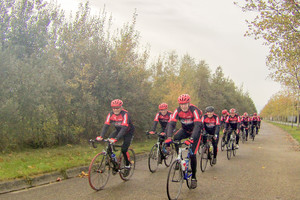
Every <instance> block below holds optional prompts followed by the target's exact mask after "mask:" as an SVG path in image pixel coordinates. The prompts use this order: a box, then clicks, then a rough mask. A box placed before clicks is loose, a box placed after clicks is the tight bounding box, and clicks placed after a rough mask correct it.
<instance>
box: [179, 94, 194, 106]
mask: <svg viewBox="0 0 300 200" xmlns="http://www.w3.org/2000/svg"><path fill="white" fill-rule="evenodd" d="M190 101H191V97H190V95H188V94H182V95H180V96H179V97H178V103H179V104H184V103H190Z"/></svg>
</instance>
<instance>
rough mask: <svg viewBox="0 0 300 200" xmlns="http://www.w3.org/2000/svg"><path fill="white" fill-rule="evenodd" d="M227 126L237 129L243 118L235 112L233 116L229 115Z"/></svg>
mask: <svg viewBox="0 0 300 200" xmlns="http://www.w3.org/2000/svg"><path fill="white" fill-rule="evenodd" d="M225 122H226V123H225V128H226V129H227V130H228V128H231V129H232V130H237V129H239V128H240V123H241V119H240V117H239V116H238V115H237V114H235V115H234V116H233V117H232V116H231V115H229V116H228V117H227V119H226V121H225Z"/></svg>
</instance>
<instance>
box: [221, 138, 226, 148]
mask: <svg viewBox="0 0 300 200" xmlns="http://www.w3.org/2000/svg"><path fill="white" fill-rule="evenodd" d="M224 148H225V136H223V137H222V139H221V151H224Z"/></svg>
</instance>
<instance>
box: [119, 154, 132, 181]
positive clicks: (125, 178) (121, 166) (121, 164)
mask: <svg viewBox="0 0 300 200" xmlns="http://www.w3.org/2000/svg"><path fill="white" fill-rule="evenodd" d="M127 152H128V154H129V162H130V172H129V174H128V176H124V170H125V164H126V163H125V159H124V158H123V154H122V153H121V154H120V156H119V174H120V177H121V179H122V180H123V181H128V180H129V179H130V178H131V177H132V175H133V173H134V170H135V163H136V160H135V152H134V150H133V149H128V151H127Z"/></svg>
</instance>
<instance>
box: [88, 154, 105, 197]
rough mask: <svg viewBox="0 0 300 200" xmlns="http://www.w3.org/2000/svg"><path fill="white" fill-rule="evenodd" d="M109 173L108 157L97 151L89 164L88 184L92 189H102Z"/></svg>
mask: <svg viewBox="0 0 300 200" xmlns="http://www.w3.org/2000/svg"><path fill="white" fill-rule="evenodd" d="M109 175H110V165H109V162H108V157H107V155H106V154H105V153H104V152H101V153H98V154H97V155H96V156H95V157H94V158H93V160H92V162H91V164H90V166H89V173H88V176H89V184H90V186H91V188H93V189H94V190H97V191H98V190H102V189H103V188H104V186H105V185H106V184H107V181H108V179H109Z"/></svg>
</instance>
